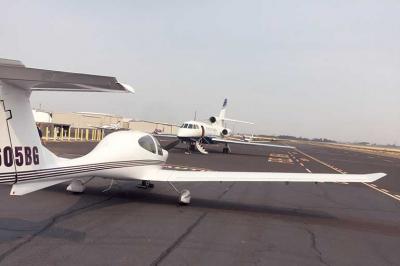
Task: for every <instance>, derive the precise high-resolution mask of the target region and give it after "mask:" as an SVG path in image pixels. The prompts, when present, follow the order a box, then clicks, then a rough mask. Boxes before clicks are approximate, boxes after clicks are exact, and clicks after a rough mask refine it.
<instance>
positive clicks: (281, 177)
mask: <svg viewBox="0 0 400 266" xmlns="http://www.w3.org/2000/svg"><path fill="white" fill-rule="evenodd" d="M385 175H386V174H385V173H373V174H314V173H279V172H225V171H203V172H196V171H176V170H157V171H154V172H153V173H151V174H150V175H149V176H148V178H149V180H152V181H170V182H220V181H225V182H321V183H323V182H365V183H370V182H374V181H376V180H378V179H380V178H382V177H384V176H385Z"/></svg>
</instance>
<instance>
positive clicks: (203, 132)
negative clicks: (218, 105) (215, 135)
mask: <svg viewBox="0 0 400 266" xmlns="http://www.w3.org/2000/svg"><path fill="white" fill-rule="evenodd" d="M205 133H206V132H205V130H204V126H201V137H202V138H203V137H204V135H205Z"/></svg>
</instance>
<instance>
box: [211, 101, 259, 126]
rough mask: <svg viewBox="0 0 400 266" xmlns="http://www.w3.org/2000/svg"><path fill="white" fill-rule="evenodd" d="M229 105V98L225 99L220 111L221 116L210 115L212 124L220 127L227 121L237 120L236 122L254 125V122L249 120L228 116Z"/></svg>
mask: <svg viewBox="0 0 400 266" xmlns="http://www.w3.org/2000/svg"><path fill="white" fill-rule="evenodd" d="M227 105H228V99H227V98H225V99H224V103H223V104H222V109H221V111H220V112H219V116H218V117H215V116H212V117H210V122H211V123H212V124H215V125H217V126H219V127H225V122H236V123H244V124H251V125H253V124H254V123H252V122H247V121H242V120H236V119H231V118H226V116H225V115H226V107H227Z"/></svg>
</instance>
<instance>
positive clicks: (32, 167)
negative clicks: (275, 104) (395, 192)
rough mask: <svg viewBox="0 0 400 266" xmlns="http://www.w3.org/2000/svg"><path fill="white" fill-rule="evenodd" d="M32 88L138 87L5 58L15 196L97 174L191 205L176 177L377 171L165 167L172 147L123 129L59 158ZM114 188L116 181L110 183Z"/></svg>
mask: <svg viewBox="0 0 400 266" xmlns="http://www.w3.org/2000/svg"><path fill="white" fill-rule="evenodd" d="M32 91H77V92H131V93H132V92H133V89H132V88H131V87H130V86H129V85H125V84H122V83H119V82H118V81H117V80H116V79H115V78H113V77H105V76H95V75H87V74H78V73H68V72H60V71H50V70H42V69H34V68H27V67H25V66H24V65H22V63H21V62H19V61H12V60H4V59H2V60H0V183H12V188H11V192H10V195H24V194H27V193H30V192H34V191H37V190H40V189H43V188H46V187H49V186H53V185H56V184H60V183H64V182H69V185H68V187H67V190H68V191H71V192H77V193H79V192H83V191H84V190H85V186H86V184H87V183H88V182H89V181H90V180H91V179H93V178H95V177H100V178H105V179H109V180H111V184H112V183H113V181H114V180H130V181H136V182H137V181H139V182H142V183H143V184H144V185H145V186H146V187H151V186H152V184H151V183H150V182H151V181H162V182H168V183H169V184H170V185H171V186H172V187H173V188H174V189H175V190H176V192H177V193H178V194H179V202H180V203H183V204H188V203H189V202H190V192H189V191H188V190H178V189H177V188H176V187H175V186H174V185H173V183H172V182H194V181H195V182H217V181H230V182H250V181H257V182H373V181H376V180H377V179H379V178H381V177H383V176H385V174H384V173H375V174H343V175H342V174H308V173H272V172H223V171H221V172H218V171H205V172H192V171H175V170H164V169H162V166H163V164H165V162H166V161H167V158H168V152H167V151H166V150H164V149H162V148H161V145H160V144H159V142H158V141H157V140H156V139H155V138H154V137H153V136H152V135H150V134H147V133H143V132H138V131H118V132H114V133H111V134H109V135H108V136H106V137H105V138H104V139H103V140H102V141H101V142H100V143H99V144H98V145H97V146H96V147H95V148H94V149H93V150H92V151H91V152H90V153H89V154H87V155H85V156H82V157H79V158H75V159H65V158H61V157H57V156H56V155H55V154H53V153H52V152H51V151H49V150H48V149H47V148H46V147H44V146H43V145H42V144H41V142H40V139H39V136H38V132H37V130H36V126H35V121H34V118H33V115H32V111H31V105H30V101H29V98H30V95H31V92H32ZM110 187H111V185H110Z"/></svg>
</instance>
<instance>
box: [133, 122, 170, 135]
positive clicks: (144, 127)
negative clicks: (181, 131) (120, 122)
mask: <svg viewBox="0 0 400 266" xmlns="http://www.w3.org/2000/svg"><path fill="white" fill-rule="evenodd" d="M129 129H131V130H138V131H143V132H147V133H153V132H154V131H155V130H160V131H161V132H160V133H164V134H176V132H177V127H176V126H175V125H167V124H160V123H156V122H150V121H131V122H129Z"/></svg>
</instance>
